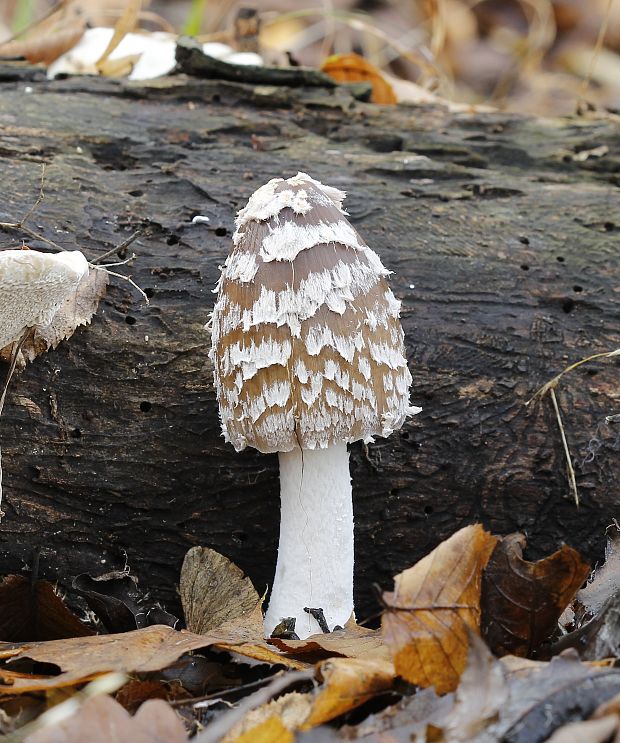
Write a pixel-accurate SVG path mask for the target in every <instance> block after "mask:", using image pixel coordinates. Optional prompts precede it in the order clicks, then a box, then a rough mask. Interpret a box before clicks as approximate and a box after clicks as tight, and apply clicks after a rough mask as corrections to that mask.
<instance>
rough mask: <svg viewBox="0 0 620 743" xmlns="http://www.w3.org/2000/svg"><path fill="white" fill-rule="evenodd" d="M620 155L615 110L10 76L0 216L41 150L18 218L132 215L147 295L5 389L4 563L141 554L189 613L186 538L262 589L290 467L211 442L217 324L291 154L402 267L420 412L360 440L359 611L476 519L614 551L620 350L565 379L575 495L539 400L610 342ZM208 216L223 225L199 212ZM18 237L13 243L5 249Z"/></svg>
mask: <svg viewBox="0 0 620 743" xmlns="http://www.w3.org/2000/svg"><path fill="white" fill-rule="evenodd" d="M28 89H29V90H30V92H28ZM601 146H606V147H607V148H608V151H607V152H606V154H604V155H603V156H602V157H600V156H599V157H597V156H596V155H595V154H593V155H592V156H587V151H589V150H594V149H595V148H600V147H601ZM618 147H619V137H618V129H617V123H614V122H613V121H611V120H609V119H607V118H605V117H598V118H597V117H592V118H587V119H584V118H579V119H577V118H576V119H572V120H561V121H560V120H554V121H550V120H535V119H531V118H525V117H519V116H515V115H509V114H503V113H485V114H467V113H451V112H449V111H447V110H446V109H444V108H442V107H416V106H399V107H376V106H372V105H369V104H364V103H361V102H359V101H356V100H354V99H353V98H352V97H351V96H350V93H348V92H347V91H346V90H345V89H342V88H338V87H337V88H333V89H322V88H296V89H290V88H282V87H271V86H265V85H257V86H251V85H242V84H236V83H231V82H218V81H200V80H193V79H190V78H184V77H178V78H171V79H168V80H161V81H158V82H156V83H154V84H152V85H150V86H138V85H132V84H128V83H118V82H111V81H106V80H95V79H88V78H84V79H75V80H67V81H58V82H53V83H52V82H46V81H45V80H43V79H42V78H41V73H39V72H33V71H32V70H28V69H17V68H6V67H4V68H0V174H1V180H0V183H1V185H0V192H1V194H2V199H1V201H0V221H16V220H19V219H20V218H21V217H22V216H23V215H24V214H25V213H26V212H27V210H28V208H29V207H30V206H31V204H32V203H33V201H34V200H35V199H36V197H37V194H38V189H39V179H40V173H41V163H46V164H47V170H46V182H45V198H44V200H43V202H42V204H41V205H40V206H39V208H38V209H37V211H36V213H35V214H34V215H33V217H32V218H31V221H30V226H31V227H32V228H33V229H36V230H37V231H38V232H40V233H41V234H43V235H44V236H46V237H47V238H49V239H52V240H54V241H56V242H57V243H59V244H61V245H62V246H63V247H65V248H68V249H76V248H77V249H81V250H83V251H84V252H85V254H86V255H87V257H89V258H91V259H93V258H95V257H96V256H97V255H99V254H102V253H104V252H106V251H108V250H110V248H111V247H113V246H114V245H115V244H119V243H121V242H122V241H123V240H124V239H126V238H127V237H128V236H129V235H130V234H131V233H132V232H133V231H134V230H140V236H139V238H138V239H137V241H136V242H135V243H134V245H133V246H132V248H131V249H132V250H135V252H136V254H137V259H136V261H135V264H134V266H133V267H132V269H131V272H132V274H133V277H134V279H135V280H136V281H137V282H138V283H139V284H140V286H141V287H143V288H144V290H145V291H146V293H147V294H148V295H149V297H150V305H149V306H148V307H147V306H145V304H144V303H143V302H142V301H141V299H140V297H139V296H138V295H137V294H135V293H132V291H131V289H130V287H129V286H128V285H126V284H124V283H123V284H121V283H119V282H118V281H113V284H112V285H111V286H110V288H109V291H108V294H107V297H106V298H105V299H104V300H103V302H102V303H101V305H100V308H99V311H98V313H97V315H96V317H95V318H94V321H93V323H92V326H91V327H88V328H82V329H80V330H79V331H78V332H77V333H76V334H75V336H74V337H73V338H72V339H71V340H70V341H68V342H66V343H63V344H62V345H61V346H60V347H59V348H58V349H57V350H56V351H54V352H51V353H48V354H46V355H45V356H44V357H41V358H39V359H37V361H36V362H35V363H33V364H31V365H30V366H28V368H27V369H26V370H25V371H24V372H23V373H22V374H21V375H19V376H18V377H17V378H16V379H15V380H14V382H13V384H12V388H11V391H10V395H9V397H8V400H7V405H6V408H5V412H4V416H3V418H2V421H1V422H0V434H1V439H2V449H3V457H4V482H5V502H4V504H3V506H4V510H5V512H6V516H5V517H4V518H3V520H2V525H1V527H0V573H7V572H20V571H23V570H24V569H25V568H26V567H27V565H28V563H29V561H30V556H31V554H32V553H33V551H34V550H36V549H39V548H40V550H41V553H40V554H41V556H40V572H41V575H42V576H45V577H51V578H57V577H59V578H61V579H64V580H68V579H69V578H70V577H71V576H73V575H76V574H77V573H80V572H85V571H86V572H90V573H92V574H98V573H105V572H108V571H110V570H112V569H118V568H122V567H123V566H124V565H125V563H127V564H128V565H129V566H131V569H132V571H133V572H134V573H135V574H137V575H138V576H139V578H140V581H141V585H143V586H144V587H145V588H148V589H150V591H151V592H152V594H153V596H154V597H155V598H159V599H161V600H162V601H163V602H165V603H166V604H167V605H168V606H169V607H171V608H175V607H176V605H177V602H178V597H177V588H176V584H177V581H178V575H179V569H180V565H181V561H182V558H183V555H184V554H185V552H186V550H187V549H188V548H189V547H191V546H192V545H196V544H201V545H207V546H210V547H213V548H215V549H216V550H218V551H220V552H222V553H224V554H225V555H227V556H228V557H230V558H231V559H233V560H234V561H235V562H237V563H238V564H239V565H240V566H241V567H242V568H243V569H245V570H246V571H247V572H248V573H249V575H250V576H251V577H252V579H253V580H254V582H255V583H256V586H257V587H258V589H259V590H260V591H262V590H263V589H264V588H265V586H266V585H267V584H268V582H269V581H270V580H271V577H272V572H273V568H274V565H275V558H276V545H277V531H278V516H277V514H278V473H277V458H276V457H275V456H264V455H260V454H258V453H257V452H252V451H247V452H244V453H241V454H235V453H234V451H233V450H232V447H230V446H228V445H226V444H224V442H223V440H222V439H221V437H220V435H219V424H218V420H217V412H216V407H215V398H214V391H213V386H212V377H211V369H210V362H209V359H208V349H209V343H210V341H209V336H208V334H207V333H206V332H205V330H204V329H203V325H204V323H205V322H206V320H207V318H208V313H209V310H210V308H211V307H212V304H213V299H214V295H213V294H212V291H211V290H212V288H213V286H214V284H215V281H216V279H217V276H218V264H220V263H221V262H222V261H223V260H224V258H225V256H226V253H227V250H228V247H229V244H230V239H231V233H232V229H233V220H234V216H235V212H236V211H237V209H239V208H240V207H241V206H243V205H244V203H245V201H246V199H247V198H248V196H249V195H250V194H251V193H252V191H254V190H255V189H256V188H257V187H258V186H259V185H261V184H263V183H264V182H265V181H267V180H268V179H269V178H272V177H274V176H289V175H291V174H294V173H295V172H296V171H297V170H304V171H307V172H309V173H310V174H311V175H312V176H313V177H315V178H318V179H320V180H322V181H324V182H325V183H328V184H330V185H334V186H338V187H340V188H343V189H345V190H347V191H348V192H349V198H348V199H347V202H346V206H347V208H348V210H349V213H350V219H351V221H352V223H353V224H354V226H355V227H356V228H357V229H358V231H359V232H360V233H361V234H362V236H363V237H364V238H365V239H366V241H367V242H368V244H369V245H370V246H371V247H372V248H373V249H374V250H376V251H377V252H378V253H379V254H380V256H381V258H382V260H383V262H384V263H385V265H386V266H387V267H388V268H390V269H392V270H393V271H394V275H393V277H392V279H391V284H392V288H393V289H394V292H395V294H396V295H397V296H398V297H400V298H401V299H402V300H403V324H404V327H405V332H406V340H407V349H408V353H409V357H410V363H411V369H412V372H413V376H414V388H413V395H412V399H413V401H414V402H415V403H418V404H420V405H422V407H423V408H424V410H423V412H422V413H421V414H420V415H419V416H417V417H416V418H415V419H414V420H412V421H411V422H410V423H409V424H408V425H406V426H405V427H404V428H403V429H402V431H401V432H400V433H397V434H395V435H393V436H392V437H391V438H389V439H387V440H378V441H377V442H376V443H375V444H372V445H370V446H369V447H368V448H367V449H365V448H364V447H363V446H362V445H361V444H355V445H353V446H352V475H353V487H354V497H355V514H356V540H357V541H356V544H357V565H356V571H357V576H356V580H357V587H358V607H359V609H358V616H359V618H364V616H366V615H367V614H369V613H372V612H374V611H376V609H377V606H376V603H375V602H374V600H373V598H372V584H373V583H375V582H377V583H379V584H381V585H382V586H383V587H386V588H387V587H389V586H390V585H391V581H390V578H391V576H392V575H393V574H394V573H395V572H396V571H398V570H401V569H403V568H405V567H407V566H409V565H410V564H412V563H413V562H415V561H416V560H417V559H419V558H420V557H421V556H422V555H423V554H424V553H425V552H427V551H428V550H430V549H431V548H432V547H434V546H435V545H436V544H437V543H438V542H439V541H440V540H441V539H443V538H445V537H447V536H449V535H450V534H452V533H453V532H454V531H455V530H456V529H458V528H459V527H461V526H463V525H465V524H468V523H471V522H473V521H482V522H484V523H485V524H486V525H487V526H488V527H490V528H491V529H493V530H494V531H495V532H497V533H500V534H506V533H508V532H512V531H515V530H520V531H524V532H525V533H526V534H527V537H528V540H529V545H530V550H531V552H530V554H532V555H540V554H542V553H545V552H548V551H551V550H553V549H555V548H556V547H557V545H558V544H559V543H560V542H562V541H566V542H568V543H569V544H572V545H574V546H575V547H577V548H578V549H579V550H580V551H582V553H584V554H585V555H586V556H588V557H590V558H591V559H595V558H597V557H599V556H600V555H601V553H602V545H603V542H604V530H605V527H606V526H607V525H608V524H609V523H610V521H611V519H612V518H614V517H616V516H617V515H618V492H619V491H618V487H619V483H620V477H619V476H620V456H619V454H618V450H619V448H620V426H616V427H614V426H613V425H612V424H606V423H605V417H606V416H607V415H610V414H613V413H617V412H619V411H618V407H619V405H620V382H619V378H620V377H619V372H620V370H619V369H618V362H617V361H616V362H615V363H614V361H613V360H610V361H608V362H606V363H605V362H603V363H600V364H594V365H592V366H590V367H588V366H586V367H583V368H582V369H580V370H578V371H576V372H574V373H572V374H571V375H570V376H568V377H566V379H565V380H564V381H563V382H562V384H561V386H560V388H559V390H558V399H559V401H560V405H561V408H562V412H563V416H564V423H565V425H566V428H567V436H568V440H569V443H570V446H571V449H572V453H573V456H574V458H575V460H576V469H577V481H578V485H579V489H580V493H581V498H582V505H581V507H580V508H576V507H575V504H574V503H573V501H572V498H571V496H570V494H569V489H568V484H567V478H566V466H565V460H564V455H563V451H562V448H561V442H560V437H559V433H558V430H557V424H556V422H555V418H554V416H553V413H552V409H551V406H550V403H549V401H545V402H543V403H541V404H539V405H537V406H536V407H535V408H534V409H532V410H526V408H525V407H524V403H525V401H526V400H527V399H528V398H529V397H530V396H531V394H532V393H533V392H534V391H535V389H536V388H537V387H538V386H540V385H541V384H543V383H544V382H546V381H547V380H548V379H549V378H551V377H552V376H554V375H555V374H557V373H558V372H559V371H560V370H561V369H562V368H563V367H564V366H565V365H566V364H567V363H569V362H571V361H575V360H577V359H579V358H581V357H583V356H586V355H588V354H590V353H594V352H597V351H606V350H612V349H614V348H617V347H618V346H620V336H619V327H620V309H619V299H620V272H619V270H618V269H619V264H620V258H619V251H620V240H619V234H620V209H619V207H618V203H619V202H618V185H619V184H620V172H619V171H620V168H619V163H620V161H619V157H618ZM584 152H585V153H586V155H583V154H582V155H579V153H584ZM598 152H599V154H600V152H601V150H598ZM576 155H577V157H576ZM196 214H204V215H207V216H208V217H209V220H210V221H209V224H208V225H192V224H191V220H192V217H193V216H194V215H196ZM22 237H25V236H24V235H22V234H21V233H19V232H15V231H4V232H0V247H1V248H7V247H11V246H15V245H19V244H20V243H21V239H22ZM28 242H29V244H30V245H31V246H33V247H45V246H44V244H43V243H37V242H36V241H33V240H28ZM414 285H415V288H414Z"/></svg>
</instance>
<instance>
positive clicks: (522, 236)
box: [519, 235, 530, 245]
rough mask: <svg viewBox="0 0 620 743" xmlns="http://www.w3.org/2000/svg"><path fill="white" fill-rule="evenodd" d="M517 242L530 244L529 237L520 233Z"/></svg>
mask: <svg viewBox="0 0 620 743" xmlns="http://www.w3.org/2000/svg"><path fill="white" fill-rule="evenodd" d="M519 242H520V243H523V244H524V245H529V244H530V241H529V239H528V238H527V237H525V235H521V236H520V237H519Z"/></svg>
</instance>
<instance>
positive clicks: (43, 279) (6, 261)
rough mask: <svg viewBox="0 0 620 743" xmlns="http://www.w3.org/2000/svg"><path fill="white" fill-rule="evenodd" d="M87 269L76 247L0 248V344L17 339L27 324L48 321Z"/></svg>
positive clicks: (45, 323)
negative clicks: (53, 250)
mask: <svg viewBox="0 0 620 743" xmlns="http://www.w3.org/2000/svg"><path fill="white" fill-rule="evenodd" d="M87 273H88V263H87V261H86V258H85V257H84V256H83V254H82V253H81V252H80V251H79V250H72V251H67V252H64V253H41V252H39V251H38V250H1V251H0V348H4V347H5V346H7V345H8V344H9V343H13V342H14V341H16V340H18V339H19V338H20V336H21V335H22V334H23V332H24V331H25V330H26V329H27V328H31V327H34V326H35V325H47V324H49V323H50V322H51V320H52V318H53V317H54V315H55V314H56V312H57V311H58V308H59V307H60V305H61V304H62V303H63V302H64V300H65V299H66V298H67V297H68V296H69V295H70V294H71V292H72V291H74V290H75V289H77V285H78V284H79V283H80V280H81V279H82V277H83V276H85V275H86V274H87Z"/></svg>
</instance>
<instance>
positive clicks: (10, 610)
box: [0, 575, 93, 642]
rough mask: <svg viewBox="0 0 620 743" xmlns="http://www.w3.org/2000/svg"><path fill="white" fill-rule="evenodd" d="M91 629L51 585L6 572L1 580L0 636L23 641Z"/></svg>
mask: <svg viewBox="0 0 620 743" xmlns="http://www.w3.org/2000/svg"><path fill="white" fill-rule="evenodd" d="M92 634H93V632H92V630H91V629H89V627H87V625H85V624H84V623H83V622H81V621H80V620H79V619H78V617H76V616H75V614H73V613H72V612H71V611H69V609H68V608H67V607H66V606H65V604H64V602H63V600H62V599H61V598H60V596H57V595H56V594H55V593H54V586H53V585H52V584H51V583H48V582H47V581H43V580H38V581H35V582H34V584H33V582H32V581H30V580H28V578H25V577H24V576H23V575H8V576H7V577H6V578H4V579H3V580H2V582H1V583H0V640H2V641H3V642H25V641H32V640H58V639H61V638H63V637H86V636H88V635H92Z"/></svg>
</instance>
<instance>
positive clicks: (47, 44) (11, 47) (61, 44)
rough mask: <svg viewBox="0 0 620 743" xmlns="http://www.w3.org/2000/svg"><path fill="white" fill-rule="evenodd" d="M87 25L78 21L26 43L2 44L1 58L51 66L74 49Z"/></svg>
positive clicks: (0, 45)
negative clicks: (20, 59) (21, 59)
mask: <svg viewBox="0 0 620 743" xmlns="http://www.w3.org/2000/svg"><path fill="white" fill-rule="evenodd" d="M85 28H86V23H85V21H84V20H83V19H78V20H76V21H74V22H73V23H71V24H69V25H68V26H65V27H63V28H61V29H59V30H55V31H53V32H51V33H47V34H42V35H37V36H34V37H32V38H29V39H27V40H25V41H9V42H7V43H5V44H0V57H3V58H5V59H6V58H9V59H15V58H16V57H18V58H23V59H27V60H28V61H29V62H30V63H31V64H37V63H38V62H42V63H43V64H45V65H49V64H51V63H52V62H54V60H56V59H58V57H60V55H61V54H64V53H65V52H67V51H69V49H73V47H74V46H75V45H76V44H77V43H78V41H79V40H80V39H81V38H82V36H83V35H84V30H85Z"/></svg>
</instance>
